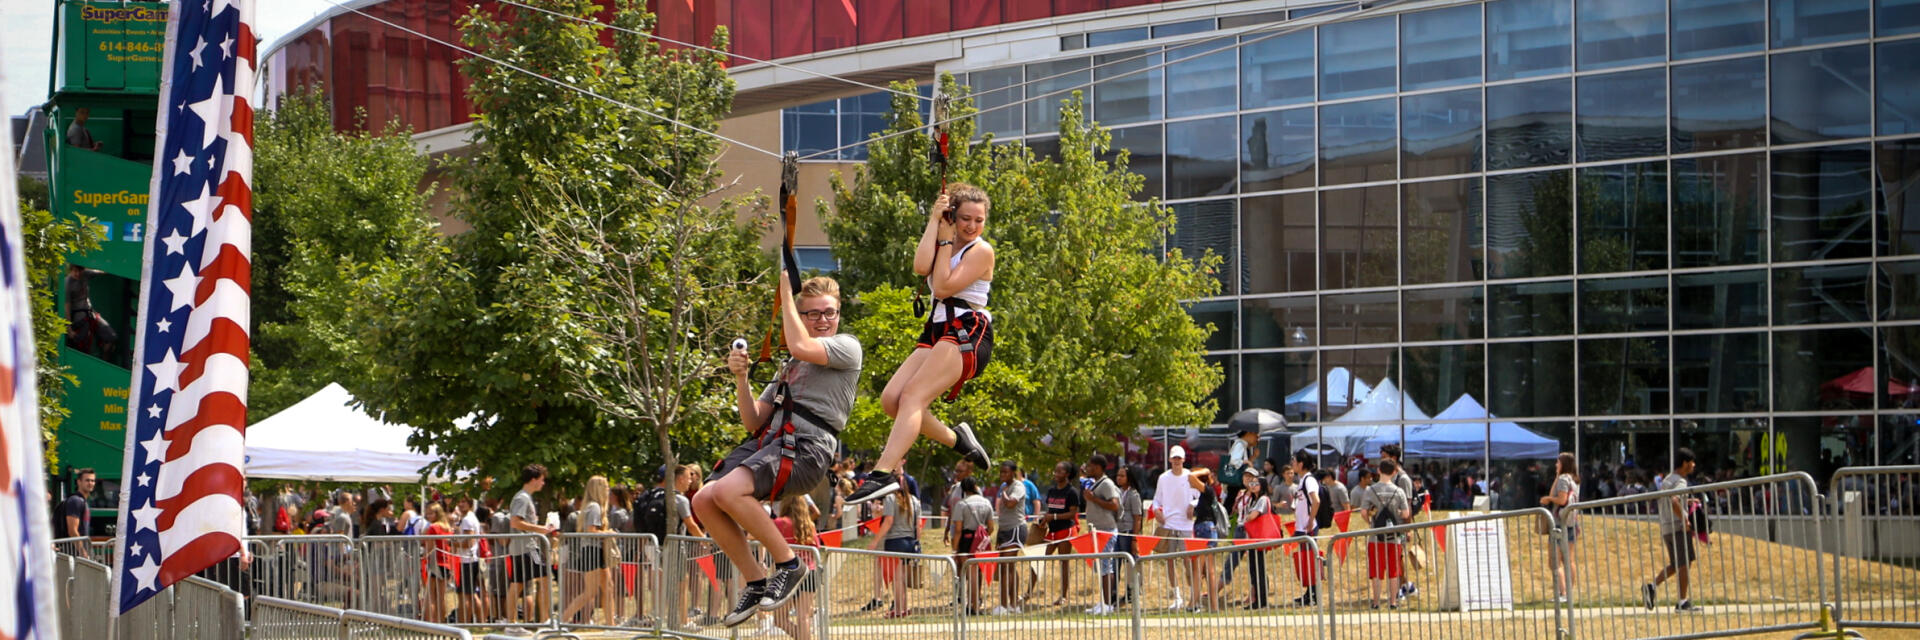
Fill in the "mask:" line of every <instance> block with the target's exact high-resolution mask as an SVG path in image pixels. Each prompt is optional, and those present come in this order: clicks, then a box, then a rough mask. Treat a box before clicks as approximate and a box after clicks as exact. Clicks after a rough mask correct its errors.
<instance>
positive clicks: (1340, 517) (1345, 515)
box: [1333, 509, 1353, 533]
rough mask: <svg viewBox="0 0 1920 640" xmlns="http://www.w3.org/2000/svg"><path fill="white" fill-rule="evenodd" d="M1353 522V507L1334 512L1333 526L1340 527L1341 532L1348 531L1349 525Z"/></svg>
mask: <svg viewBox="0 0 1920 640" xmlns="http://www.w3.org/2000/svg"><path fill="white" fill-rule="evenodd" d="M1352 522H1353V510H1352V509H1348V510H1346V511H1342V512H1340V513H1336V514H1333V526H1336V527H1340V533H1346V532H1347V525H1349V524H1351V523H1352Z"/></svg>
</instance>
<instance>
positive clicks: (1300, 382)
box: [1245, 351, 1320, 423]
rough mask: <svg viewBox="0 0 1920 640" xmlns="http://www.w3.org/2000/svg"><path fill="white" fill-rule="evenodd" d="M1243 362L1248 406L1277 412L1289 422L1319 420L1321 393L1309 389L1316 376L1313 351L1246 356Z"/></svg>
mask: <svg viewBox="0 0 1920 640" xmlns="http://www.w3.org/2000/svg"><path fill="white" fill-rule="evenodd" d="M1245 359H1246V361H1247V406H1248V407H1258V408H1261V409H1270V410H1273V411H1278V412H1280V414H1281V415H1283V416H1286V418H1287V421H1288V422H1295V423H1298V422H1313V421H1315V420H1319V419H1320V394H1318V393H1313V392H1312V390H1311V389H1310V388H1311V387H1312V386H1313V384H1314V381H1315V380H1316V379H1317V378H1318V377H1319V376H1318V374H1317V373H1316V371H1317V369H1316V368H1315V367H1314V363H1313V352H1311V351H1293V352H1287V353H1249V354H1247V355H1246V356H1245ZM1302 391H1306V393H1302ZM1296 394H1297V395H1298V397H1292V398H1290V396H1295V395H1296Z"/></svg>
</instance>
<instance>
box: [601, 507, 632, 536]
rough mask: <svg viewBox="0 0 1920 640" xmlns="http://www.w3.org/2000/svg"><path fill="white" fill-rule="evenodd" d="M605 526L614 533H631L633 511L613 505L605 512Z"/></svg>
mask: <svg viewBox="0 0 1920 640" xmlns="http://www.w3.org/2000/svg"><path fill="white" fill-rule="evenodd" d="M607 526H608V527H610V528H612V529H613V532H614V533H633V512H631V511H628V510H627V508H626V507H618V506H616V507H614V508H613V509H612V510H610V511H608V512H607Z"/></svg>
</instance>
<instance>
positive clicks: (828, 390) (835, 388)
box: [760, 333, 861, 433]
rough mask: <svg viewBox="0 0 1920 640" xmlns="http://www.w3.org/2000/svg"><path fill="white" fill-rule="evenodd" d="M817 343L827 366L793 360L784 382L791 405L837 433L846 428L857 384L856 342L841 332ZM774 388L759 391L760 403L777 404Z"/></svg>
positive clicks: (858, 377)
mask: <svg viewBox="0 0 1920 640" xmlns="http://www.w3.org/2000/svg"><path fill="white" fill-rule="evenodd" d="M819 340H820V346H823V347H826V349H827V366H824V367H823V366H820V365H817V364H814V363H811V362H803V361H800V360H798V359H796V360H794V361H792V362H790V363H788V364H787V369H788V370H789V371H788V372H787V374H788V378H787V383H788V384H789V385H790V386H792V387H793V401H794V403H795V404H798V405H800V406H803V407H806V408H807V409H808V410H809V411H812V412H813V414H814V415H816V416H819V417H820V419H821V420H825V421H827V422H830V423H832V424H818V425H814V426H816V427H822V428H825V429H828V430H831V431H833V432H835V433H838V432H839V431H840V430H841V429H844V428H846V426H847V415H848V414H850V413H852V412H853V396H854V393H855V392H856V390H857V389H858V386H859V384H860V360H861V351H860V340H859V339H857V338H854V337H853V336H852V335H850V334H845V333H841V334H835V335H831V336H827V337H825V338H820V339H819ZM778 388H779V385H771V384H770V385H767V388H766V389H765V390H763V391H761V392H760V401H761V402H765V403H768V404H773V405H778V404H779V403H778V402H775V399H774V397H773V396H774V390H775V389H778Z"/></svg>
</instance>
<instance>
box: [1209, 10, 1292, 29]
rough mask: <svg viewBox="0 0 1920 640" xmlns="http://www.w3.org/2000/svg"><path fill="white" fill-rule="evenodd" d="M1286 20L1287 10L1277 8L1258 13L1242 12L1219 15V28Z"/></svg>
mask: <svg viewBox="0 0 1920 640" xmlns="http://www.w3.org/2000/svg"><path fill="white" fill-rule="evenodd" d="M1286 20H1287V12H1286V11H1284V10H1278V9H1276V10H1273V11H1262V12H1259V13H1242V14H1240V15H1234V16H1220V28H1221V29H1238V28H1240V27H1251V26H1254V25H1257V24H1270V23H1274V22H1285V21H1286Z"/></svg>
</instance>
